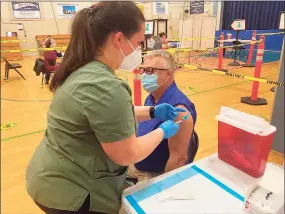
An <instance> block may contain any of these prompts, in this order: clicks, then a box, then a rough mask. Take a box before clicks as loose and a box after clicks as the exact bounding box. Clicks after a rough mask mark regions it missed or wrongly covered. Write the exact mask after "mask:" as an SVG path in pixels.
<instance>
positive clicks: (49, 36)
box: [45, 35, 56, 48]
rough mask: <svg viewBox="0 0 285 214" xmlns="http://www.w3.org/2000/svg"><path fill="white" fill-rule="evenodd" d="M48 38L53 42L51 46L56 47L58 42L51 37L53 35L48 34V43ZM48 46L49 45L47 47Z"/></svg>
mask: <svg viewBox="0 0 285 214" xmlns="http://www.w3.org/2000/svg"><path fill="white" fill-rule="evenodd" d="M48 40H49V41H50V42H51V47H55V46H56V42H55V40H54V39H53V38H51V35H48V36H47V38H46V39H45V43H46V42H47V41H48ZM46 48H47V47H46Z"/></svg>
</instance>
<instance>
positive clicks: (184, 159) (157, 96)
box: [128, 50, 197, 182]
mask: <svg viewBox="0 0 285 214" xmlns="http://www.w3.org/2000/svg"><path fill="white" fill-rule="evenodd" d="M141 69H142V70H143V75H142V85H143V88H144V89H145V90H146V91H147V92H149V93H150V94H149V95H148V97H147V98H146V100H145V103H144V105H145V106H156V105H158V104H160V103H168V104H170V105H172V106H175V107H179V108H183V109H185V110H186V112H182V113H180V114H179V116H178V117H177V118H176V121H178V120H181V119H182V117H183V116H185V115H187V114H190V116H189V118H188V119H187V120H185V121H184V122H182V123H180V129H179V131H178V133H177V134H176V135H175V136H173V137H171V138H169V139H165V140H163V141H162V142H161V143H160V144H159V145H158V147H157V148H156V149H155V150H154V151H153V152H152V153H151V154H150V155H149V156H148V157H147V158H145V159H144V160H142V161H141V162H138V163H136V164H135V165H134V166H130V168H129V172H128V177H131V178H136V179H138V181H139V182H141V181H144V180H147V179H150V178H152V177H155V176H157V175H159V174H162V173H164V172H168V171H171V170H174V169H176V168H178V167H181V166H184V165H185V164H188V163H189V162H191V161H192V160H193V159H194V156H195V155H196V152H197V145H194V144H195V143H193V142H195V141H193V131H194V126H195V123H196V110H195V106H194V104H193V103H192V102H191V101H190V100H189V99H188V98H187V97H186V95H184V94H183V93H182V92H181V91H180V90H179V89H178V88H177V85H176V83H175V81H174V72H175V70H176V66H175V61H174V58H173V56H172V55H171V54H170V53H169V52H167V51H164V50H154V51H152V52H151V53H150V54H148V55H146V56H145V58H144V65H143V68H141ZM161 123H162V121H159V120H157V119H154V120H148V121H144V122H141V123H139V126H138V130H137V136H143V135H145V134H147V133H149V132H151V131H152V130H154V129H156V128H157V127H158V126H159V125H160V124H161Z"/></svg>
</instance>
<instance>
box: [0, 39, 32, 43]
mask: <svg viewBox="0 0 285 214" xmlns="http://www.w3.org/2000/svg"><path fill="white" fill-rule="evenodd" d="M20 42H37V41H36V40H16V39H15V40H1V43H20Z"/></svg>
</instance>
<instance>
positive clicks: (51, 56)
mask: <svg viewBox="0 0 285 214" xmlns="http://www.w3.org/2000/svg"><path fill="white" fill-rule="evenodd" d="M51 45H52V43H51V41H50V40H47V41H46V43H45V46H46V48H51ZM58 55H59V53H58V52H57V51H56V50H50V51H48V50H46V51H45V52H44V64H45V70H46V73H45V79H46V81H45V84H49V79H50V74H51V73H53V72H54V71H55V70H56V69H57V68H58V64H57V63H56V58H57V56H58Z"/></svg>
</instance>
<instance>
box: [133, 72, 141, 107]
mask: <svg viewBox="0 0 285 214" xmlns="http://www.w3.org/2000/svg"><path fill="white" fill-rule="evenodd" d="M133 74H134V105H135V106H141V105H142V91H141V90H142V89H141V71H140V70H139V69H134V70H133Z"/></svg>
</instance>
